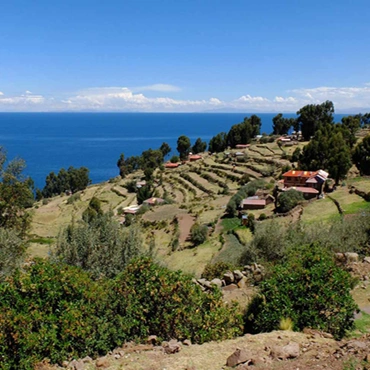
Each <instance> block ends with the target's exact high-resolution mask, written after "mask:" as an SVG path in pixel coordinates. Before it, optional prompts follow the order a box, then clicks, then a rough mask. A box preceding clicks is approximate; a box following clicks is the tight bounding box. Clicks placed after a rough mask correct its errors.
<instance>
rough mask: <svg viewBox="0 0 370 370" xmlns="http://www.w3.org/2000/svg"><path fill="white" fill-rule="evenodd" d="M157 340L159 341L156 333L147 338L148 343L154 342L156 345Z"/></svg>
mask: <svg viewBox="0 0 370 370" xmlns="http://www.w3.org/2000/svg"><path fill="white" fill-rule="evenodd" d="M157 341H158V337H157V336H156V335H149V337H148V339H147V340H146V342H147V343H148V344H153V345H155V344H156V343H157Z"/></svg>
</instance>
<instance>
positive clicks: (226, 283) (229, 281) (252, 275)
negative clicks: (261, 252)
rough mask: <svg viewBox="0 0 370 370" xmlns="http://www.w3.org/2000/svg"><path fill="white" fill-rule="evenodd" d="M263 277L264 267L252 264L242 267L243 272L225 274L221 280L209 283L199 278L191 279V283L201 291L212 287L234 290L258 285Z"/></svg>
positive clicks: (235, 271) (236, 271)
mask: <svg viewBox="0 0 370 370" xmlns="http://www.w3.org/2000/svg"><path fill="white" fill-rule="evenodd" d="M264 277H265V269H264V267H263V266H261V265H259V264H257V263H253V264H251V265H246V266H244V269H243V271H240V270H234V271H227V272H225V273H224V275H223V277H222V279H213V280H211V281H209V280H206V279H204V278H201V279H193V282H194V283H195V284H197V285H199V286H200V287H201V289H202V290H203V291H207V290H210V289H212V287H213V286H218V287H219V288H221V289H223V290H234V289H240V288H245V287H246V286H247V285H253V284H255V283H258V282H260V281H262V280H263V279H264Z"/></svg>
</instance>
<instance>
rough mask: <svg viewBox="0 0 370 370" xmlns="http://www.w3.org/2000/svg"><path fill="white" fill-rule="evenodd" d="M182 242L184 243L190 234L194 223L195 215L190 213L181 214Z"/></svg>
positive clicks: (180, 239) (180, 238)
mask: <svg viewBox="0 0 370 370" xmlns="http://www.w3.org/2000/svg"><path fill="white" fill-rule="evenodd" d="M178 219H179V229H180V237H179V241H180V244H184V243H185V242H186V241H187V239H188V238H189V236H190V229H191V227H192V226H193V225H194V217H193V216H191V215H189V214H188V213H186V214H183V215H179V217H178Z"/></svg>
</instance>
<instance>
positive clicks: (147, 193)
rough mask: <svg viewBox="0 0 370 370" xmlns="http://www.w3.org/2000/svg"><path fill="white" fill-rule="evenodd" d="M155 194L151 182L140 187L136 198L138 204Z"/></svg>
mask: <svg viewBox="0 0 370 370" xmlns="http://www.w3.org/2000/svg"><path fill="white" fill-rule="evenodd" d="M152 196H153V189H152V187H151V185H150V184H147V185H145V186H142V187H141V188H140V189H138V191H137V194H136V199H137V202H138V204H142V203H143V202H144V200H147V199H149V198H151V197H152Z"/></svg>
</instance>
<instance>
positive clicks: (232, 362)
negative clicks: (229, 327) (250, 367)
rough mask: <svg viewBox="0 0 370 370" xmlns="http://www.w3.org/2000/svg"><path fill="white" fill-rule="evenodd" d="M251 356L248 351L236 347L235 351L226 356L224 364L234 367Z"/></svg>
mask: <svg viewBox="0 0 370 370" xmlns="http://www.w3.org/2000/svg"><path fill="white" fill-rule="evenodd" d="M251 358H252V356H251V353H250V352H249V351H247V350H245V349H240V348H237V349H236V350H235V352H234V353H233V354H232V355H230V356H229V357H228V358H227V360H226V366H229V367H234V366H236V365H239V364H243V363H244V362H247V361H249V360H250V359H251Z"/></svg>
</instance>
